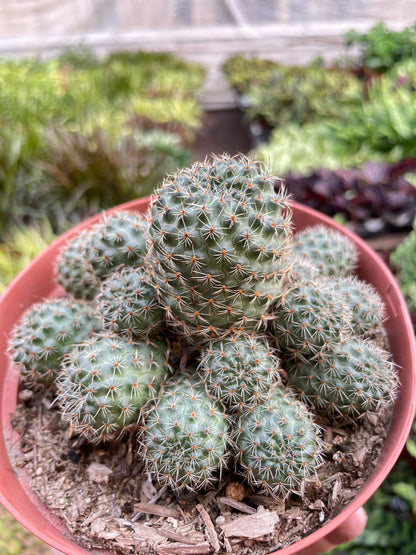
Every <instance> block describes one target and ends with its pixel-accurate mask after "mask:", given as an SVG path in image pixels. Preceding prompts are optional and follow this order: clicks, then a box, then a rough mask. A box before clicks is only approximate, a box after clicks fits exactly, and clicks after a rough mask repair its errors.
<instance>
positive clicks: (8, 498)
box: [0, 198, 416, 555]
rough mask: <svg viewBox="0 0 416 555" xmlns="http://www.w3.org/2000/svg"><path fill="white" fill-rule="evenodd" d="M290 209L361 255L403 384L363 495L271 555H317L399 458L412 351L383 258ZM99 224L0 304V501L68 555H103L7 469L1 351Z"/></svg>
mask: <svg viewBox="0 0 416 555" xmlns="http://www.w3.org/2000/svg"><path fill="white" fill-rule="evenodd" d="M148 201H149V199H148V198H145V199H140V200H135V201H132V202H129V203H126V204H123V205H121V206H118V207H115V208H114V209H112V210H111V211H110V212H113V211H116V210H121V209H132V210H137V211H140V212H144V211H145V210H146V208H147V205H148ZM293 209H294V214H293V219H294V224H295V227H296V229H298V230H299V229H302V228H304V227H306V226H308V225H314V224H317V223H322V224H326V225H328V226H330V227H332V228H335V229H337V230H339V231H341V232H343V233H344V234H345V235H347V236H348V237H349V238H350V239H352V240H353V241H354V242H355V244H356V246H357V248H358V250H359V253H360V257H359V267H358V272H357V273H358V275H359V277H360V278H361V279H364V280H366V281H368V282H370V283H372V284H373V285H374V286H375V287H376V289H377V290H378V292H379V293H380V294H381V296H382V298H383V299H384V303H385V305H386V309H387V314H388V318H387V320H386V323H385V329H386V331H387V335H388V340H389V344H390V349H391V352H392V354H393V358H394V361H395V363H396V364H397V366H398V369H399V375H400V382H401V387H400V391H399V395H398V399H397V401H396V403H395V407H394V411H393V419H392V422H391V427H390V430H389V433H388V437H387V439H386V442H385V445H384V448H383V451H382V454H381V457H380V459H379V461H378V463H377V465H376V467H375V468H374V470H373V472H372V474H371V476H370V477H369V479H368V481H367V482H366V484H365V485H364V486H363V488H362V490H361V491H360V492H359V494H358V495H357V496H356V497H355V498H354V499H353V500H352V501H351V502H350V503H349V505H348V506H346V507H345V508H344V509H343V510H342V511H341V512H340V513H339V514H338V515H337V516H335V517H334V518H333V519H332V520H330V521H329V522H327V523H326V524H325V525H323V526H322V527H321V528H320V529H318V530H316V531H315V532H313V533H311V534H310V535H308V536H306V537H305V538H303V539H302V540H300V541H298V542H296V543H294V544H292V545H290V546H288V547H285V548H283V549H281V550H279V551H278V552H274V553H279V555H292V554H294V553H298V554H299V555H312V554H315V553H322V552H323V551H325V550H326V549H329V548H330V547H331V545H332V544H334V543H341V542H342V540H343V539H344V538H347V537H348V534H349V533H350V531H351V528H353V529H355V531H356V532H357V533H359V532H360V531H361V529H360V526H361V527H362V525H363V519H362V518H360V512H359V511H360V508H361V507H362V506H363V504H364V503H365V502H366V501H367V499H368V498H369V497H370V496H371V495H372V494H373V493H374V492H375V491H376V489H377V488H378V487H379V486H380V484H381V483H382V481H383V480H384V479H385V478H386V476H387V475H388V473H389V472H390V470H391V468H392V467H393V465H394V463H395V461H396V460H397V458H398V457H399V455H400V452H401V450H402V448H403V446H404V444H405V441H406V438H407V435H408V433H409V431H410V427H411V424H412V420H413V416H414V413H415V391H416V347H415V342H414V332H413V327H412V323H411V320H410V317H409V314H408V312H407V308H406V304H405V301H404V299H403V297H402V295H401V292H400V289H399V287H398V285H397V283H396V281H395V279H394V277H393V275H392V274H391V272H390V270H389V269H388V267H387V266H386V265H385V264H384V262H383V261H382V260H381V258H380V257H379V256H378V255H377V254H376V253H375V252H374V251H373V250H372V249H370V247H369V246H368V245H367V244H366V243H365V242H364V241H363V240H361V239H360V238H359V237H357V236H356V235H355V234H353V233H352V232H350V231H349V230H347V229H345V228H343V227H342V226H340V225H338V224H336V223H335V222H333V221H332V220H331V219H330V218H328V217H326V216H324V215H322V214H320V213H319V212H316V211H315V210H312V209H310V208H307V207H305V206H302V205H299V204H297V203H295V202H293ZM100 217H101V214H100V215H97V216H95V217H94V218H91V219H89V220H87V221H85V222H83V223H82V224H80V225H78V226H76V227H75V228H73V229H72V230H70V231H69V232H67V233H65V234H64V235H62V236H61V237H59V238H58V239H57V240H56V241H55V242H54V243H52V245H51V246H49V247H48V248H47V249H46V250H45V251H44V252H43V253H41V254H40V255H39V256H38V257H37V258H36V259H35V260H33V261H32V262H31V264H29V266H27V268H26V269H25V270H23V272H21V273H20V274H19V276H17V278H16V279H15V280H14V281H13V282H12V283H11V284H10V286H9V287H8V288H7V290H6V291H5V292H4V294H3V295H2V296H1V298H0V326H1V329H0V403H1V411H0V419H1V421H0V424H1V430H2V434H1V437H0V501H1V503H2V504H3V505H4V507H5V508H6V509H7V510H8V511H9V512H10V513H11V514H12V515H13V517H15V518H16V519H17V520H18V521H19V522H20V523H21V524H23V526H25V527H26V528H27V529H28V530H29V531H30V532H32V533H33V534H35V535H36V536H38V537H39V538H40V539H42V540H43V541H45V542H46V543H47V544H49V545H50V546H52V547H53V548H55V549H57V550H59V551H60V552H62V553H65V554H67V555H86V554H88V553H89V554H91V553H95V554H96V555H98V554H101V555H107V554H108V553H109V552H108V551H102V550H99V551H88V550H87V549H85V548H83V547H81V546H80V545H78V544H77V543H76V542H75V540H73V539H71V537H70V535H69V533H68V531H67V529H66V527H65V526H64V524H63V523H62V522H61V521H60V520H59V519H58V518H57V517H56V516H55V515H54V514H53V513H52V512H51V511H50V510H49V509H47V508H46V507H45V506H44V505H43V503H42V502H41V501H40V500H39V499H38V497H37V496H36V495H35V494H34V493H33V492H31V490H30V485H29V477H28V476H26V475H25V471H24V469H22V470H19V471H16V470H14V469H13V467H12V464H11V462H10V458H9V449H10V446H11V445H12V444H13V443H14V444H15V445H16V443H17V442H18V437H17V434H16V433H15V432H14V431H13V428H12V425H11V418H12V415H13V412H14V411H15V408H16V401H17V393H18V383H19V376H18V372H17V371H16V369H15V368H14V366H13V364H11V363H10V361H9V359H8V356H7V353H6V349H7V344H8V339H9V337H10V334H11V331H12V329H13V326H14V324H15V323H16V322H17V321H18V320H19V319H20V317H21V315H22V314H23V312H24V311H25V310H26V309H27V308H29V306H30V305H31V304H32V303H34V302H38V301H41V300H42V299H44V298H48V297H53V296H57V295H59V294H60V293H62V288H60V286H58V285H57V284H56V281H55V276H54V267H55V259H56V257H57V254H58V252H59V251H60V249H61V248H62V247H63V245H64V244H66V242H67V241H68V239H69V238H70V237H72V236H74V235H75V234H76V233H78V232H79V231H81V229H84V228H85V227H87V226H89V225H91V224H93V223H95V222H96V221H97V220H98V218H100ZM357 511H358V513H357ZM361 514H362V513H361ZM273 555H274V554H273Z"/></svg>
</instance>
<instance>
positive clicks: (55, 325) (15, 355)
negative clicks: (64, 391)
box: [9, 297, 101, 384]
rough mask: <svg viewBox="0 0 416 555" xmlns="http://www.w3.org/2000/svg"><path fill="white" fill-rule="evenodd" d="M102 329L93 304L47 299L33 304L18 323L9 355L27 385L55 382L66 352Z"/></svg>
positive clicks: (71, 300) (62, 299)
mask: <svg viewBox="0 0 416 555" xmlns="http://www.w3.org/2000/svg"><path fill="white" fill-rule="evenodd" d="M100 328H101V323H100V319H99V318H98V316H97V315H96V313H95V311H94V309H93V307H92V305H91V304H90V303H88V302H85V301H80V300H78V301H77V300H74V299H71V298H66V297H63V298H58V299H47V300H44V301H42V302H39V303H36V304H34V305H32V306H31V307H30V308H29V309H28V310H27V311H26V312H25V313H24V314H23V316H22V318H21V319H20V320H19V322H18V323H17V325H16V327H15V329H14V331H13V334H12V337H11V340H10V344H9V351H10V355H11V357H12V359H13V361H14V362H15V363H16V364H17V366H18V367H19V370H20V375H21V378H22V380H23V381H24V382H26V383H28V384H30V383H52V382H53V381H54V379H55V378H56V375H57V371H58V369H59V366H60V364H61V361H62V358H63V356H64V355H65V353H67V352H68V351H69V350H70V349H72V346H73V345H74V344H75V343H78V342H79V341H83V340H84V339H86V338H87V337H88V336H89V335H90V334H91V333H92V332H93V331H98V330H99V329H100Z"/></svg>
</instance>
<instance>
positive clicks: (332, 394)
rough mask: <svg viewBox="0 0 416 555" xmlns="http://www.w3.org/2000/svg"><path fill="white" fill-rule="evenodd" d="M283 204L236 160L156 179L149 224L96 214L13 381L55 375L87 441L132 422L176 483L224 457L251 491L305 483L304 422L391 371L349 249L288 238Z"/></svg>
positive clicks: (198, 475) (343, 414)
mask: <svg viewBox="0 0 416 555" xmlns="http://www.w3.org/2000/svg"><path fill="white" fill-rule="evenodd" d="M291 215H292V208H291V204H290V202H289V201H288V197H287V194H286V192H285V189H284V187H283V186H282V183H281V182H280V180H279V179H277V178H276V177H274V176H273V175H271V174H270V173H269V172H268V170H267V168H265V167H264V166H263V165H261V164H260V163H259V162H255V161H253V160H251V159H249V158H246V157H244V156H241V155H239V156H235V157H230V156H228V155H223V156H214V157H213V158H212V160H207V161H205V162H203V163H196V164H194V165H193V166H192V167H190V168H185V169H183V170H180V171H178V172H177V173H176V174H174V175H170V176H168V177H167V178H166V179H165V180H164V182H163V183H162V184H161V186H160V187H159V188H158V189H157V190H156V191H155V194H154V196H153V197H152V200H151V202H150V207H149V211H148V214H147V221H146V222H145V221H144V219H143V218H142V217H141V216H138V215H136V214H133V213H129V212H126V211H120V212H119V213H115V214H113V215H111V216H105V217H104V218H102V220H101V221H100V222H99V223H98V224H97V225H94V226H92V227H91V228H89V229H88V230H86V231H85V232H82V233H81V234H80V235H79V236H77V237H76V238H75V239H74V240H73V241H72V242H71V243H70V244H69V245H67V247H66V248H65V249H64V250H63V252H62V254H61V256H60V259H59V263H58V271H57V274H58V275H57V279H58V281H59V282H60V283H61V284H62V285H63V286H64V288H65V289H66V291H67V295H68V298H63V299H61V300H57V301H45V302H44V303H43V304H41V306H35V307H33V309H32V312H31V314H30V317H29V316H27V317H25V318H24V319H23V320H22V321H21V322H20V323H19V325H18V328H17V330H16V332H15V335H14V342H12V343H11V350H12V353H13V358H14V360H15V361H16V363H17V364H18V365H19V367H20V368H21V373H22V378H23V379H25V380H26V379H29V377H30V379H31V380H35V381H45V382H49V380H52V379H55V376H56V374H58V378H57V379H55V382H54V383H55V387H57V389H58V395H57V403H56V404H55V405H56V406H59V407H60V411H61V414H62V417H63V419H64V421H66V422H67V423H68V426H69V428H70V429H71V430H72V432H73V433H81V434H84V435H85V436H86V437H87V438H88V439H89V440H90V441H104V440H105V441H111V440H113V439H114V438H117V437H119V436H120V435H121V434H123V433H124V432H125V431H127V430H130V431H131V430H137V429H139V428H140V427H141V429H142V433H141V436H140V438H141V439H140V442H141V450H140V456H141V457H142V458H143V459H144V461H145V463H146V465H147V467H146V468H147V469H148V470H149V471H150V472H152V473H153V474H154V475H155V476H156V477H157V479H159V480H160V481H161V482H165V483H167V484H169V485H170V486H171V487H172V488H174V489H177V488H187V489H192V490H201V489H205V488H207V487H210V486H211V485H212V484H214V483H215V481H216V480H217V479H218V478H220V477H221V474H222V472H223V470H224V469H225V468H226V467H227V466H228V467H230V466H231V465H230V464H229V462H230V461H231V459H233V458H234V462H235V471H236V472H237V473H240V474H241V475H242V476H243V477H244V478H245V479H246V480H247V481H248V482H249V484H250V485H251V486H252V487H256V488H258V487H259V488H262V489H263V490H265V491H267V492H268V493H270V494H271V495H274V496H285V495H287V494H289V493H298V494H303V493H304V490H305V484H306V483H307V482H308V481H309V480H312V479H314V477H315V475H316V470H317V467H318V466H319V464H320V462H321V460H322V451H323V446H322V442H321V440H320V438H319V436H320V430H319V428H318V427H317V426H316V424H314V420H313V418H314V415H315V414H322V413H323V414H324V415H325V416H326V417H327V418H329V419H330V420H336V421H339V420H342V419H344V420H348V422H352V421H356V420H359V419H361V418H363V417H364V416H365V415H368V414H370V413H373V412H377V411H379V410H380V409H381V408H383V407H386V406H388V405H389V404H391V403H392V402H393V400H394V398H395V392H396V390H397V383H398V381H397V375H396V369H395V366H394V364H393V362H392V361H391V357H390V356H389V354H388V353H387V352H386V351H383V350H382V349H380V348H379V347H377V346H376V343H375V342H374V341H373V339H374V337H376V333H377V331H378V330H380V328H381V325H382V322H383V319H384V317H385V316H384V307H383V303H382V301H381V299H380V297H379V295H378V293H377V292H376V291H375V290H374V288H372V287H371V286H370V285H369V284H367V283H365V282H363V281H361V280H359V279H358V278H357V277H354V275H353V272H354V270H355V267H356V265H357V262H358V255H357V250H356V248H355V245H354V243H353V242H352V241H351V240H350V239H348V237H346V236H344V235H343V234H342V233H340V232H338V231H333V230H332V229H331V228H329V227H325V226H323V225H318V226H313V227H310V228H306V229H304V230H303V231H301V232H298V233H297V234H296V235H295V237H292V230H291V227H292V223H291ZM75 297H78V298H84V299H90V300H91V303H87V302H86V301H76V300H75ZM53 302H56V303H59V302H61V303H62V306H63V307H64V308H63V309H62V312H63V314H64V318H61V316H62V315H61V314H60V315H59V317H58V315H57V314H56V311H55V312H54V311H53V310H52V312H51V306H52V305H53ZM81 306H82V307H84V309H82V310H84V312H82V314H78V313H77V314H78V316H77V317H76V318H75V316H76V314H75V312H76V311H77V310H78V311H81ZM86 307H88V309H87V308H86ZM91 307H93V314H92V315H90V312H88V311H89V310H91ZM87 314H88V316H87ZM58 320H59V321H58ZM63 321H65V322H66V323H65V325H64V324H63ZM34 322H36V323H34ZM51 322H52V323H51ZM74 322H78V323H74ZM97 322H100V323H101V325H102V326H103V330H100V333H98V334H97V333H94V331H95V329H96V327H97ZM31 326H32V327H31ZM162 335H163V336H166V338H168V339H167V340H165V339H161V336H162ZM171 341H174V346H175V348H176V347H177V346H178V345H180V346H181V348H182V353H183V354H184V356H183V357H182V359H181V363H180V364H179V363H177V364H176V366H175V368H171V364H170V362H171V361H173V357H172V358H169V353H170V347H169V346H168V342H169V345H171V343H170V342H171ZM185 359H186V360H185ZM184 366H187V369H186V368H184ZM171 373H175V376H174V377H170V378H169V376H170V375H171ZM167 379H168V381H167V382H166V380H167ZM289 388H290V389H289ZM306 405H307V406H308V409H307V408H306ZM308 410H310V411H311V412H310V413H309V412H308Z"/></svg>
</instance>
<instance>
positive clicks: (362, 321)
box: [333, 276, 386, 336]
mask: <svg viewBox="0 0 416 555" xmlns="http://www.w3.org/2000/svg"><path fill="white" fill-rule="evenodd" d="M333 284H334V288H336V290H337V291H338V292H339V293H341V295H344V297H345V299H346V302H347V304H348V305H349V306H350V308H351V323H352V327H353V335H357V336H359V335H365V334H367V335H368V334H371V333H372V332H374V331H375V330H376V329H377V328H378V326H379V325H380V324H381V322H382V321H383V319H384V318H385V314H386V311H385V306H384V303H383V300H382V298H381V297H380V295H379V294H378V292H377V290H376V289H375V288H374V287H373V286H372V285H371V284H370V283H367V282H365V281H363V280H360V279H359V278H357V276H352V277H346V278H342V279H338V280H334V282H333Z"/></svg>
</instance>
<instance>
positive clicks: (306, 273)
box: [288, 251, 320, 284]
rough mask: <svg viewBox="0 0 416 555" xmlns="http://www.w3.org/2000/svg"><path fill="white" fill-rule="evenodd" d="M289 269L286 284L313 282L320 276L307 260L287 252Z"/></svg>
mask: <svg viewBox="0 0 416 555" xmlns="http://www.w3.org/2000/svg"><path fill="white" fill-rule="evenodd" d="M288 258H289V261H290V269H289V272H288V282H289V283H292V284H296V283H299V282H304V281H315V280H316V279H317V278H319V276H320V272H319V269H318V268H317V267H316V266H315V265H314V264H313V263H312V262H311V261H310V260H309V259H308V258H303V257H301V256H298V255H296V254H295V253H293V252H292V251H290V252H289V254H288Z"/></svg>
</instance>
